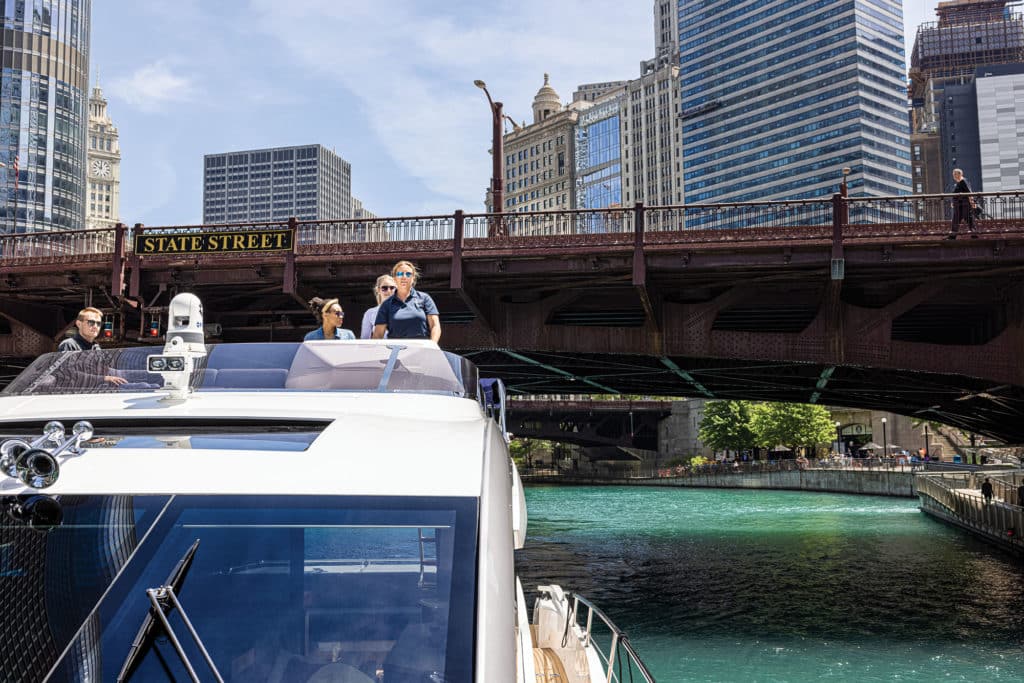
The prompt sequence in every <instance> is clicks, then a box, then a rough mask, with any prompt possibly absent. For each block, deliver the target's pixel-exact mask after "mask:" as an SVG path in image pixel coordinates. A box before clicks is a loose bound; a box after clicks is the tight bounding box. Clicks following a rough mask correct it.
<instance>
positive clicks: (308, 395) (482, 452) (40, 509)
mask: <svg viewBox="0 0 1024 683" xmlns="http://www.w3.org/2000/svg"><path fill="white" fill-rule="evenodd" d="M202 329H203V324H202V307H201V304H200V303H199V301H198V299H196V298H195V297H194V296H192V295H188V294H185V295H179V296H178V297H175V299H174V300H173V301H172V303H171V306H170V320H169V321H168V326H167V339H168V340H169V341H168V343H167V344H166V345H165V347H164V348H163V349H160V348H159V347H156V348H154V347H145V348H127V349H112V350H102V351H86V352H68V353H63V354H48V355H44V356H42V357H40V358H39V359H37V360H36V361H35V362H34V363H33V364H32V365H31V366H30V367H29V368H27V369H26V370H25V371H24V372H23V373H22V374H21V375H20V376H19V377H18V378H16V379H15V380H14V381H13V382H12V383H11V384H10V385H9V386H8V387H6V388H5V389H4V391H3V392H2V394H0V470H2V472H0V487H2V489H3V490H2V491H0V496H2V507H3V513H2V514H0V633H2V634H3V635H2V638H3V644H2V649H0V672H2V675H0V679H3V680H5V681H8V680H10V681H20V682H28V681H58V682H61V683H64V682H65V681H96V682H106V681H189V680H192V681H246V682H264V681H266V682H270V683H278V682H284V681H288V682H292V681H296V682H308V683H326V682H341V683H379V682H384V683H398V682H410V683H411V682H415V683H438V682H441V681H447V682H449V683H462V682H470V681H477V682H481V683H501V682H504V681H515V682H521V683H537V682H542V683H548V682H554V681H558V682H559V683H584V682H587V683H591V682H597V681H604V682H606V683H607V682H610V681H623V680H625V681H652V680H653V677H652V676H651V675H650V673H649V672H648V671H647V670H646V669H645V667H644V666H643V664H642V663H641V662H640V660H639V659H638V657H637V656H636V654H635V652H634V651H633V648H632V647H631V646H630V643H629V641H628V640H627V639H626V638H625V636H624V635H623V634H622V633H621V632H620V631H619V630H618V629H617V628H616V627H615V626H614V625H613V624H612V623H611V622H610V621H609V620H608V619H607V618H606V617H605V616H604V615H603V613H601V611H600V610H598V609H597V608H596V607H594V606H593V605H591V604H590V603H589V602H588V601H587V600H586V599H585V598H583V597H581V596H579V595H575V594H571V593H569V592H567V591H563V590H562V588H560V587H558V586H553V585H552V586H540V587H530V588H536V589H537V590H538V593H539V595H538V597H537V598H536V600H535V601H534V603H533V605H532V614H530V613H529V612H528V609H527V604H526V601H525V597H524V591H523V588H522V586H521V585H520V583H519V581H518V579H517V578H516V576H515V572H514V563H513V553H514V550H515V549H516V548H519V547H522V545H523V542H524V538H525V535H526V508H525V499H524V496H523V488H522V484H521V482H520V479H519V475H518V473H517V471H516V469H515V466H514V465H513V463H512V461H511V459H510V457H509V451H508V443H507V432H506V430H505V424H504V408H505V402H504V389H503V388H502V385H501V383H500V382H496V383H486V382H485V383H484V384H483V385H481V382H480V381H479V379H478V377H477V370H476V368H475V367H474V366H473V365H472V364H471V363H470V362H468V361H467V360H465V359H463V358H461V357H458V356H455V355H453V354H449V353H446V352H444V351H442V350H440V349H439V348H438V347H437V346H436V345H435V344H433V343H431V342H428V341H410V340H401V341H398V340H380V341H367V342H355V341H351V342H337V341H323V342H306V343H279V344H220V345H210V346H207V345H206V344H205V342H204V339H203V334H202Z"/></svg>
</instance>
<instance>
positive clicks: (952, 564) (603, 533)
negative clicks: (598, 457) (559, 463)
mask: <svg viewBox="0 0 1024 683" xmlns="http://www.w3.org/2000/svg"><path fill="white" fill-rule="evenodd" d="M526 494H527V495H526V498H527V505H528V507H529V529H528V538H527V547H526V548H524V549H523V550H520V551H518V552H517V569H518V571H519V574H520V577H521V578H522V579H523V587H524V590H526V591H527V595H528V597H529V596H530V595H531V593H532V591H533V590H534V589H535V588H536V586H537V585H538V584H543V583H559V584H561V585H562V586H563V587H564V588H565V589H566V590H572V591H577V592H579V593H580V594H582V595H584V596H586V597H588V598H590V599H591V600H592V601H593V602H594V603H595V604H597V605H598V606H599V607H601V608H602V609H603V610H604V611H605V612H606V613H607V614H608V615H609V616H610V617H611V618H612V619H613V620H614V621H615V622H616V623H617V624H618V626H619V627H620V628H622V629H623V630H624V631H626V633H627V634H628V635H629V637H630V639H631V641H632V642H633V645H634V647H635V648H636V649H637V651H638V652H639V654H640V655H641V657H642V658H643V659H644V661H645V663H646V664H647V665H648V667H649V668H650V670H651V672H652V673H653V674H654V676H655V677H656V679H657V681H658V683H672V682H676V681H678V682H684V681H685V682H689V681H715V682H718V681H722V682H725V681H741V682H748V681H750V682H753V681H763V682H766V683H767V682H792V683H796V682H800V681H858V682H860V681H864V682H871V681H915V682H916V681H920V682H922V683H925V682H927V683H932V682H933V681H1024V563H1022V562H1021V561H1020V560H1017V559H1014V558H1012V557H1011V556H1008V555H1004V554H1002V553H1001V552H1000V551H998V550H996V549H994V548H992V547H990V546H987V545H985V544H983V543H981V542H978V541H976V540H974V539H972V538H970V537H969V536H967V535H966V534H965V533H964V532H962V531H959V530H957V529H955V528H952V527H949V526H946V525H944V524H941V523H939V522H936V521H934V520H932V519H930V518H928V517H926V516H925V515H924V514H923V513H921V512H920V511H919V510H918V508H917V500H916V499H909V498H905V499H904V498H884V497H870V496H852V495H840V494H825V493H821V494H818V493H804V492H790V491H767V490H766V491H736V490H729V491H726V490H715V489H690V488H640V487H589V488H584V487H530V488H528V489H527V492H526ZM627 680H628V678H627Z"/></svg>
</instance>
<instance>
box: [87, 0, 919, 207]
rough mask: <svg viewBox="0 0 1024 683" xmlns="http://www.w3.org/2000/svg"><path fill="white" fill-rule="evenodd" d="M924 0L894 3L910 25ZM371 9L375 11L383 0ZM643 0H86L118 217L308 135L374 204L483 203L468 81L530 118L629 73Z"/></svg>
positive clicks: (484, 140) (482, 131) (483, 177)
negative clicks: (113, 150)
mask: <svg viewBox="0 0 1024 683" xmlns="http://www.w3.org/2000/svg"><path fill="white" fill-rule="evenodd" d="M936 4H937V0H907V1H906V2H905V3H904V7H905V23H906V25H907V26H908V27H910V29H909V33H910V34H911V40H912V36H913V32H914V31H915V30H916V27H917V25H918V24H919V23H920V22H921V21H925V20H927V21H932V20H934V16H935V15H934V7H935V5H936ZM385 7H386V10H385V9H382V8H385ZM652 7H653V2H651V1H650V0H627V1H626V2H622V0H518V1H517V2H515V3H498V2H494V1H493V0H492V1H491V2H477V1H473V0H448V1H447V2H418V1H416V0H377V1H372V0H218V1H217V2H208V1H205V0H176V1H175V2H173V3H169V2H167V1H166V0H93V5H92V17H93V23H92V55H91V61H92V65H93V73H94V77H95V73H96V70H97V68H98V70H99V80H100V85H101V86H102V88H103V91H104V94H105V95H106V97H107V99H108V100H109V111H110V114H111V117H112V118H113V120H114V123H115V124H116V125H117V126H118V129H119V132H120V138H121V155H122V162H121V219H122V220H123V221H125V222H127V223H145V224H146V225H182V224H189V223H198V222H200V220H201V218H202V210H201V203H202V159H203V155H204V154H210V153H216V152H226V151H232V150H240V149H254V148H261V147H275V146H286V145H300V144H311V143H320V144H322V145H324V146H326V147H329V148H333V149H334V150H335V151H336V152H337V153H338V154H340V155H341V156H342V157H343V158H345V159H346V160H347V161H349V162H350V163H351V164H352V191H353V194H354V195H355V196H357V197H359V198H360V199H361V200H362V201H363V203H364V205H365V206H366V208H368V209H369V210H371V211H373V212H375V213H377V214H378V215H416V214H429V213H451V212H453V211H454V210H455V209H457V208H461V209H465V210H467V211H482V210H483V198H484V193H485V190H486V188H487V185H488V182H489V179H490V174H491V162H490V156H489V155H488V154H487V150H488V149H489V148H490V142H491V125H490V113H489V110H488V106H487V100H486V98H485V97H484V94H483V93H482V92H481V91H480V90H478V89H477V88H475V87H473V84H472V82H473V79H477V78H479V79H483V80H484V81H486V82H487V85H488V89H489V90H490V92H491V94H492V95H493V96H494V97H495V99H498V100H502V101H503V102H504V104H505V112H506V113H507V114H509V115H510V116H512V117H514V118H515V119H516V120H523V119H529V118H530V117H531V114H530V104H531V102H532V100H533V96H534V94H535V93H536V92H537V89H538V88H539V87H540V86H541V85H542V83H543V74H544V73H545V72H547V73H550V74H551V84H552V85H553V86H554V87H555V89H556V90H557V91H558V93H559V95H561V97H562V99H563V100H564V101H567V100H569V99H570V98H571V96H572V92H573V90H575V88H576V86H577V85H578V84H580V83H587V82H595V81H605V80H624V79H628V78H633V77H635V76H636V75H638V70H639V64H640V61H641V60H643V59H647V58H649V57H650V56H652V53H653V45H654V35H653V33H654V26H653V9H652Z"/></svg>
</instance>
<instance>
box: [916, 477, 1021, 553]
mask: <svg viewBox="0 0 1024 683" xmlns="http://www.w3.org/2000/svg"><path fill="white" fill-rule="evenodd" d="M985 477H989V479H990V480H992V484H993V493H994V494H995V495H994V497H993V500H992V501H991V502H986V501H985V499H984V497H983V496H982V495H981V493H980V491H979V488H980V483H979V481H983V480H984V478H985ZM1018 481H1021V482H1024V474H1022V473H1005V472H989V471H979V472H971V473H968V472H941V473H925V474H919V475H918V476H917V477H916V478H915V481H914V483H915V486H916V488H917V494H918V497H919V498H920V500H921V509H922V510H924V511H925V512H927V513H929V514H932V515H935V516H937V517H940V518H942V519H945V520H946V521H949V522H952V523H954V524H956V525H958V526H961V527H963V528H965V529H967V530H968V531H971V532H972V533H974V534H975V535H977V536H980V537H981V538H984V539H986V540H988V541H992V542H995V543H996V544H998V545H1000V546H1001V547H1003V548H1006V549H1008V550H1011V551H1014V552H1017V553H1021V554H1024V507H1021V506H1020V505H1019V504H1014V503H1011V502H1007V501H1008V500H1015V499H1016V491H1015V490H1013V489H1012V486H1013V484H1014V483H1015V482H1018ZM1017 485H1019V484H1017Z"/></svg>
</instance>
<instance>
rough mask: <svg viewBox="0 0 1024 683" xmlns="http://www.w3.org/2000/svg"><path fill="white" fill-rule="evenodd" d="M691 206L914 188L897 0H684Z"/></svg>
mask: <svg viewBox="0 0 1024 683" xmlns="http://www.w3.org/2000/svg"><path fill="white" fill-rule="evenodd" d="M679 46H680V47H679V50H680V67H681V68H680V74H681V77H680V83H681V89H682V93H681V95H682V102H681V111H680V118H681V126H682V133H683V159H684V164H685V169H684V186H685V196H686V201H687V203H713V202H727V201H759V200H769V199H810V198H815V197H824V196H830V195H832V194H833V193H835V192H837V191H838V188H839V183H840V180H841V178H842V169H843V167H849V168H850V169H851V170H852V173H851V175H850V177H849V185H850V195H851V196H879V195H900V194H908V193H909V192H910V163H909V158H910V154H909V152H910V141H909V137H910V136H909V127H908V121H907V89H906V78H905V75H904V74H905V72H906V65H905V56H904V50H903V12H902V4H901V2H900V0H851V1H849V2H836V1H835V0H743V1H741V2H737V1H736V0H679Z"/></svg>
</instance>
